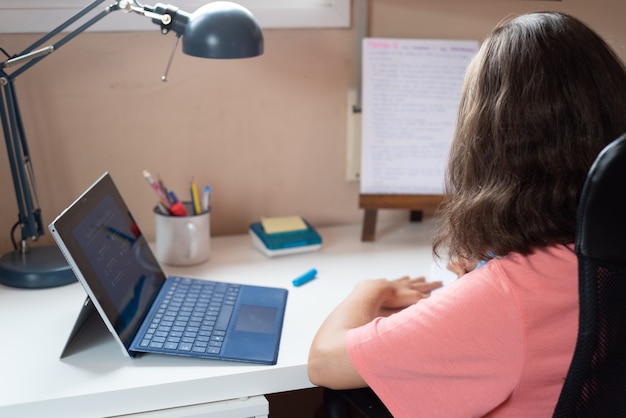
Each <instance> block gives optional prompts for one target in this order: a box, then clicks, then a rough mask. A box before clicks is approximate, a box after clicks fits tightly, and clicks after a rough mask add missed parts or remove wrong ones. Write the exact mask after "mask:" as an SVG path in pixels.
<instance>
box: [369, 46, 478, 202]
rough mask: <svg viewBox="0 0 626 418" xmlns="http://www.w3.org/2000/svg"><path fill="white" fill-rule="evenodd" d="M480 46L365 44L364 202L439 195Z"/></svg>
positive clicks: (441, 191)
mask: <svg viewBox="0 0 626 418" xmlns="http://www.w3.org/2000/svg"><path fill="white" fill-rule="evenodd" d="M478 47H479V43H478V41H472V40H427V39H389V38H364V39H363V58H362V59H363V66H362V71H363V74H362V76H363V77H362V82H363V86H362V89H363V96H362V100H363V102H362V104H363V106H362V139H361V141H362V145H361V150H362V151H361V193H362V194H417V195H433V194H435V195H436V194H442V193H443V182H444V174H445V170H446V165H447V160H448V153H449V150H450V144H451V142H452V137H453V135H454V129H455V125H456V120H457V111H458V105H459V100H460V96H461V90H462V87H463V79H464V76H465V71H466V69H467V65H468V63H469V61H470V59H471V58H472V56H474V55H475V53H476V51H477V50H478Z"/></svg>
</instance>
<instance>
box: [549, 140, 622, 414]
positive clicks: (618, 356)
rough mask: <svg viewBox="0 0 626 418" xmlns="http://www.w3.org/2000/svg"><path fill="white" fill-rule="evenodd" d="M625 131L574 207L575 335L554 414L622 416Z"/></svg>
mask: <svg viewBox="0 0 626 418" xmlns="http://www.w3.org/2000/svg"><path fill="white" fill-rule="evenodd" d="M625 181H626V134H625V135H622V136H621V137H619V138H618V139H616V140H615V141H613V142H612V143H611V144H609V145H607V147H606V148H605V149H604V150H603V151H602V152H601V153H600V154H599V155H598V157H596V160H595V162H594V164H593V165H592V167H591V169H590V170H589V174H588V176H587V180H586V182H585V185H584V188H583V191H582V195H581V199H580V204H579V208H578V225H577V235H576V254H577V255H578V276H579V295H580V317H579V327H578V340H577V342H576V348H575V351H574V357H573V359H572V363H571V365H570V368H569V371H568V374H567V377H566V379H565V383H564V385H563V389H562V391H561V394H560V397H559V400H558V403H557V406H556V409H555V412H554V415H553V416H554V417H555V418H556V417H558V418H561V417H626V195H625V194H624V188H623V185H624V182H625Z"/></svg>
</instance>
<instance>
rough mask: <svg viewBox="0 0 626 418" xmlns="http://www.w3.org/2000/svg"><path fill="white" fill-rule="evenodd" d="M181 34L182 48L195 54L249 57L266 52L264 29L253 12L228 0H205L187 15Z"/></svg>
mask: <svg viewBox="0 0 626 418" xmlns="http://www.w3.org/2000/svg"><path fill="white" fill-rule="evenodd" d="M175 30H176V29H175ZM181 30H183V29H182V28H181ZM182 36H183V42H182V43H183V52H184V53H185V54H187V55H192V56H195V57H202V58H248V57H256V56H257V55H261V54H262V53H263V33H262V32H261V27H260V26H259V24H258V23H257V21H256V19H255V18H254V16H253V15H252V13H250V12H249V11H248V10H247V9H246V8H244V7H243V6H240V5H238V4H236V3H232V2H228V1H216V2H212V3H208V4H205V5H204V6H202V7H200V8H199V9H198V10H196V11H195V12H193V13H192V14H190V15H188V20H187V22H186V25H184V30H183V33H182Z"/></svg>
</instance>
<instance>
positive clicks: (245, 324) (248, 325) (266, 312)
mask: <svg viewBox="0 0 626 418" xmlns="http://www.w3.org/2000/svg"><path fill="white" fill-rule="evenodd" d="M276 311H277V309H276V308H271V307H267V306H253V305H241V310H240V312H239V318H238V319H237V324H236V325H235V330H237V331H245V332H260V333H263V334H272V333H273V332H274V330H275V323H276Z"/></svg>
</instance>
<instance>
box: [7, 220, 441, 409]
mask: <svg viewBox="0 0 626 418" xmlns="http://www.w3.org/2000/svg"><path fill="white" fill-rule="evenodd" d="M431 226H432V225H431V224H430V223H428V222H427V223H417V224H408V223H406V224H396V225H384V224H382V225H379V226H378V231H377V239H376V241H375V242H361V241H360V236H361V225H350V226H342V227H332V228H321V229H320V234H321V235H322V238H323V245H322V249H321V250H320V251H318V252H314V253H306V254H297V255H289V256H284V257H280V258H273V259H270V258H267V257H265V256H264V255H262V254H261V253H260V252H258V251H257V250H255V249H254V248H253V247H252V244H251V241H250V237H249V236H248V235H239V236H229V237H219V238H213V239H212V241H211V259H210V260H209V261H208V262H207V263H205V264H202V265H199V266H194V267H189V268H168V267H166V268H165V269H166V272H167V273H168V274H180V275H188V276H193V277H201V278H209V279H212V280H222V281H236V282H241V283H249V284H262V285H268V286H278V287H284V288H287V289H288V290H289V297H288V302H287V303H288V304H287V311H286V314H285V322H284V328H283V333H282V340H281V346H280V353H279V357H278V364H277V365H275V366H263V365H250V364H243V363H234V362H223V361H213V360H200V359H192V358H186V357H175V356H162V355H154V354H149V355H143V356H140V357H138V358H135V359H128V358H125V357H124V356H123V355H122V352H121V350H120V349H119V347H118V346H117V345H116V343H115V342H114V341H113V339H112V337H110V336H109V335H108V334H106V333H103V334H100V338H99V340H98V339H97V340H96V341H95V343H94V344H91V346H88V347H86V348H83V349H82V350H81V351H78V352H76V353H74V354H73V355H71V356H69V357H66V358H64V359H60V358H59V355H60V353H61V350H62V348H63V347H64V345H65V342H66V339H67V336H68V334H69V332H70V331H71V329H72V326H73V324H74V321H75V319H76V316H77V314H78V312H79V310H80V307H81V304H82V302H83V300H84V299H85V292H84V291H83V289H82V287H81V285H80V284H78V283H76V284H71V285H68V286H64V287H60V288H54V289H45V290H21V289H13V288H8V287H3V286H0V330H2V334H3V335H2V337H1V342H0V359H1V360H0V416H2V417H17V416H20V417H30V416H47V417H49V416H63V417H65V418H69V417H74V416H76V417H81V418H84V417H88V416H110V415H122V414H132V413H139V412H143V411H154V410H161V409H167V408H178V407H183V406H188V405H196V404H204V403H208V402H216V401H223V400H230V399H237V398H246V397H254V396H257V395H263V394H269V393H276V392H284V391H290V390H296V389H304V388H310V387H312V386H313V385H312V384H311V382H310V381H309V380H308V378H307V372H306V363H307V356H308V350H309V345H310V343H311V340H312V338H313V336H314V334H315V332H316V331H317V329H318V327H319V325H320V324H321V322H322V321H323V320H324V318H325V317H326V315H327V314H328V313H329V312H330V311H331V310H332V309H333V308H334V307H335V306H336V305H337V304H338V303H339V302H340V301H341V300H342V299H343V298H344V297H345V296H346V295H347V294H348V292H349V291H350V290H351V289H352V288H353V286H354V284H355V283H356V282H357V281H359V280H361V279H366V278H380V277H387V278H396V277H400V276H402V275H405V274H409V275H412V276H417V275H426V276H428V275H429V274H430V271H429V269H431V266H432V256H431V247H430V236H431V234H430V227H431ZM310 268H316V269H317V270H318V276H317V279H315V280H313V281H312V282H310V283H308V284H306V285H304V286H302V287H298V288H296V287H293V286H292V285H291V280H292V279H293V278H295V277H297V276H299V275H300V274H302V273H303V272H305V271H307V270H309V269H310ZM41 341H46V342H45V343H43V342H41ZM252 399H254V398H252Z"/></svg>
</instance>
